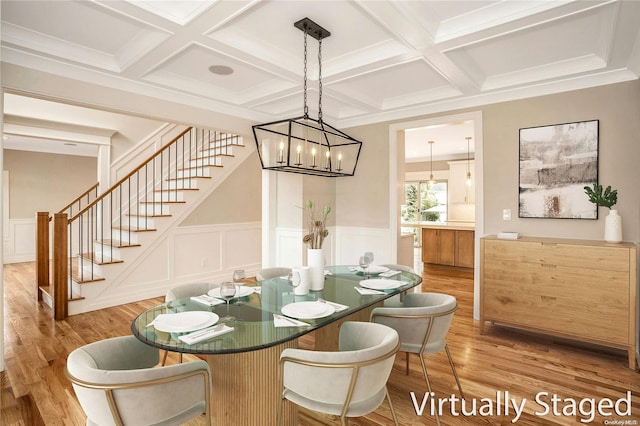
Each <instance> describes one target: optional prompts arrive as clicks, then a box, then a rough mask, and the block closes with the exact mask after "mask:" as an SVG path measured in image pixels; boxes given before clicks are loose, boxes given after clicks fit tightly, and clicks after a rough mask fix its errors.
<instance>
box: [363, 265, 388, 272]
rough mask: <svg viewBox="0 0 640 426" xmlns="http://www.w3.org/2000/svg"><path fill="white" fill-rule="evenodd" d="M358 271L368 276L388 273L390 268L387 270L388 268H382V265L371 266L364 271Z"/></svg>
mask: <svg viewBox="0 0 640 426" xmlns="http://www.w3.org/2000/svg"><path fill="white" fill-rule="evenodd" d="M356 270H357V271H358V272H365V271H366V273H367V274H381V273H383V272H387V271H388V270H389V268H387V267H386V266H381V265H369V266H368V267H366V268H365V269H364V270H363V269H362V268H361V267H359V266H358V267H357V268H356Z"/></svg>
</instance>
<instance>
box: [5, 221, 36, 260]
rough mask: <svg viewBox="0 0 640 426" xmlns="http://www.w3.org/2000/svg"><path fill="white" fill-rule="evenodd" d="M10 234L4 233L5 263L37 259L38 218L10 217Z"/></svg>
mask: <svg viewBox="0 0 640 426" xmlns="http://www.w3.org/2000/svg"><path fill="white" fill-rule="evenodd" d="M8 222H9V223H8V225H9V226H8V228H9V232H8V234H5V235H4V241H3V243H4V248H3V250H4V252H3V256H4V259H3V261H4V263H20V262H33V261H35V260H36V220H35V218H33V219H9V221H8Z"/></svg>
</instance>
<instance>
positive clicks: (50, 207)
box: [4, 149, 98, 219]
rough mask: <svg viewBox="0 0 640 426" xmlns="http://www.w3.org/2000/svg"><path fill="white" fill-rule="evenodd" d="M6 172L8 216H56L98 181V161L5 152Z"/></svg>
mask: <svg viewBox="0 0 640 426" xmlns="http://www.w3.org/2000/svg"><path fill="white" fill-rule="evenodd" d="M4 170H8V171H9V217H10V218H11V219H19V218H20V219H23V218H32V219H35V216H36V212H38V211H48V212H51V213H55V212H57V211H59V210H60V209H62V208H63V207H64V206H65V205H66V204H67V203H68V202H70V201H71V200H73V199H74V198H75V197H77V196H79V195H80V194H82V193H83V192H84V191H86V190H87V189H88V188H89V187H90V186H91V185H93V184H94V183H96V182H97V180H98V178H97V159H96V158H95V157H80V156H75V155H59V154H45V153H40V152H29V151H15V150H11V149H5V150H4Z"/></svg>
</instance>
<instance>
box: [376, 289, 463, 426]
mask: <svg viewBox="0 0 640 426" xmlns="http://www.w3.org/2000/svg"><path fill="white" fill-rule="evenodd" d="M457 309H458V305H457V301H456V298H455V297H454V296H451V295H448V294H442V293H409V294H407V295H405V297H404V301H403V304H402V306H399V307H378V308H374V309H373V311H371V321H372V322H375V323H378V324H384V325H387V326H389V327H391V328H393V329H394V330H396V331H397V332H398V335H399V336H400V351H401V352H406V354H407V357H406V367H405V370H406V374H407V375H408V374H409V353H415V354H418V358H419V359H420V365H421V367H422V373H423V375H424V380H425V382H426V383H427V389H428V390H429V392H432V389H431V383H430V382H429V375H428V374H427V366H426V364H425V361H424V357H423V355H424V354H433V353H437V352H440V351H441V350H442V349H444V350H445V352H446V354H447V358H448V359H449V365H450V366H451V371H453V376H454V377H455V380H456V384H457V385H458V389H459V391H460V396H461V397H462V399H464V398H465V397H464V392H463V391H462V386H461V385H460V379H459V378H458V373H457V371H456V367H455V364H454V363H453V359H452V358H451V352H450V351H449V346H448V345H447V340H446V336H447V333H448V331H449V327H450V326H451V323H452V321H453V314H454V312H455V311H456V310H457ZM435 413H436V422H437V424H438V425H440V416H439V415H438V410H435Z"/></svg>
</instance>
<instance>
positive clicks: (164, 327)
mask: <svg viewBox="0 0 640 426" xmlns="http://www.w3.org/2000/svg"><path fill="white" fill-rule="evenodd" d="M219 319H220V317H218V315H216V314H214V313H213V312H208V311H186V312H178V313H175V314H160V315H158V316H157V317H156V319H155V320H154V321H153V326H154V327H155V329H156V330H158V331H165V332H167V333H186V332H188V331H196V330H200V329H201V328H205V327H209V326H212V325H213V324H215V323H217V322H218V320H219Z"/></svg>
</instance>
